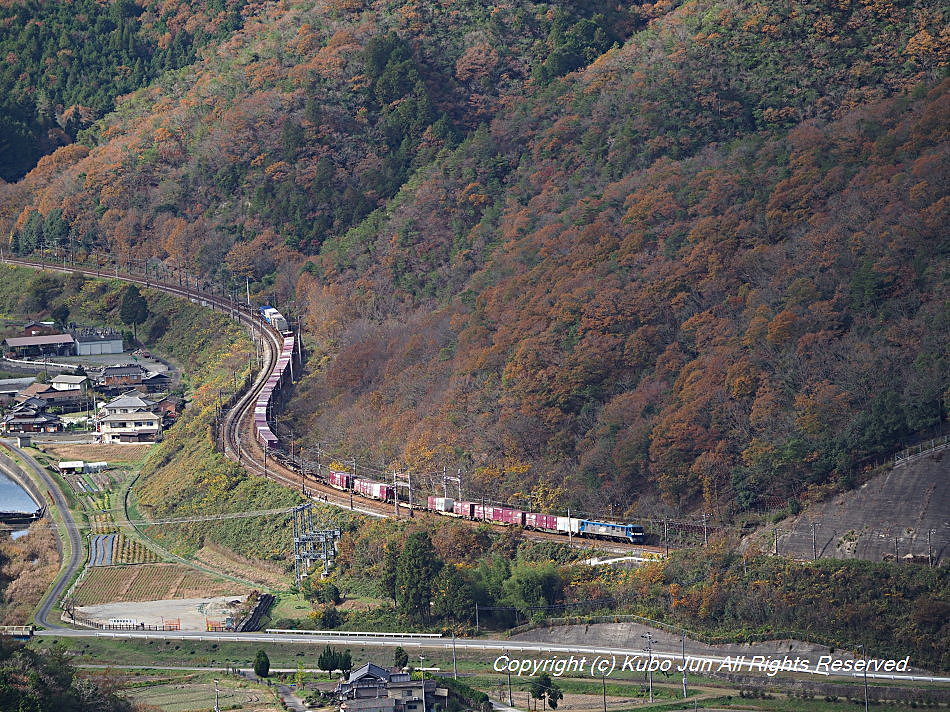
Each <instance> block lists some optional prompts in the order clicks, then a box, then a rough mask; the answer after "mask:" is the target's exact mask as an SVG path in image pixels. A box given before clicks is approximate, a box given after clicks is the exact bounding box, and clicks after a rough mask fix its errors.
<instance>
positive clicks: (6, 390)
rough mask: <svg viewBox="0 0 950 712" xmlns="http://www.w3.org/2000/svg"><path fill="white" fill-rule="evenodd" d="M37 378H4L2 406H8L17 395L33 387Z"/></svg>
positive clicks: (0, 392) (0, 390)
mask: <svg viewBox="0 0 950 712" xmlns="http://www.w3.org/2000/svg"><path fill="white" fill-rule="evenodd" d="M35 380H36V378H33V377H29V378H3V379H0V405H7V404H8V403H10V402H11V401H13V399H14V398H15V397H16V394H17V393H19V392H20V391H22V390H23V389H24V388H26V387H27V386H29V385H31V384H32V383H33V382H34V381H35Z"/></svg>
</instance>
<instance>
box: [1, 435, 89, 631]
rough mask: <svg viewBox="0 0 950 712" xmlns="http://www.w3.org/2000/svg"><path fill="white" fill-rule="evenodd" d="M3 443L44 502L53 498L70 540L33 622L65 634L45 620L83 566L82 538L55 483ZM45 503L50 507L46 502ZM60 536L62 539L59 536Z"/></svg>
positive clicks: (20, 452)
mask: <svg viewBox="0 0 950 712" xmlns="http://www.w3.org/2000/svg"><path fill="white" fill-rule="evenodd" d="M2 443H3V445H4V446H5V447H6V448H8V449H9V450H10V451H11V452H14V453H16V454H17V456H18V457H19V458H20V459H21V460H22V461H23V462H25V463H26V465H27V467H29V468H30V470H32V471H33V473H35V475H36V476H37V477H38V478H39V479H40V481H42V482H43V484H44V485H45V487H46V491H47V493H48V494H47V497H45V498H44V499H48V497H49V496H50V495H51V496H52V498H53V502H52V504H53V505H55V506H56V508H57V509H58V510H59V513H60V516H61V517H62V518H63V524H64V527H65V529H66V536H67V537H68V538H69V557H68V559H66V557H64V566H63V567H62V569H61V570H60V574H59V577H58V578H57V579H56V581H55V582H54V584H53V586H52V587H51V588H50V590H49V591H47V592H46V595H45V596H44V597H43V599H42V600H41V601H40V605H39V607H38V608H37V610H36V615H35V616H34V620H35V621H36V623H37V625H41V626H43V627H45V628H50V629H52V630H58V631H66V630H68V629H67V628H64V627H63V626H61V625H60V624H59V623H57V622H55V621H50V620H49V618H48V616H49V614H50V611H51V610H52V609H53V606H54V605H55V604H56V602H57V601H58V600H59V598H60V596H62V595H63V592H64V591H65V590H66V586H67V584H68V583H69V582H70V580H71V579H72V577H73V575H74V574H75V573H76V572H77V571H78V570H79V567H80V566H82V563H83V560H84V558H85V552H84V551H83V547H82V538H81V537H80V536H79V528H78V527H77V526H76V520H75V519H73V515H72V513H71V512H70V511H69V504H68V503H67V501H66V496H65V495H64V494H63V492H62V490H60V488H59V485H58V484H57V482H56V480H55V479H54V478H53V477H52V476H51V475H50V474H49V473H48V472H47V471H46V469H45V468H44V467H42V466H41V465H40V464H39V463H38V462H37V461H36V460H34V459H33V458H32V457H31V456H30V455H29V454H28V453H26V452H24V451H23V450H21V449H20V448H18V447H17V446H16V445H14V444H13V443H11V442H10V441H8V440H3V441H2ZM47 503H48V504H49V502H47ZM49 516H50V521H53V520H52V514H50V515H49ZM57 528H58V527H57ZM60 536H62V535H61V534H60ZM61 551H62V549H61Z"/></svg>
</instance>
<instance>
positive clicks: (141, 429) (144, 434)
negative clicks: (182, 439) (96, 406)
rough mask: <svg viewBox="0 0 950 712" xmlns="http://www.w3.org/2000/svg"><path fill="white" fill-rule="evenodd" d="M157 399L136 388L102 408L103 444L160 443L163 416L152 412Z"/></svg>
mask: <svg viewBox="0 0 950 712" xmlns="http://www.w3.org/2000/svg"><path fill="white" fill-rule="evenodd" d="M155 406H156V403H155V401H150V400H146V399H145V398H142V397H141V396H140V395H139V394H138V393H136V392H135V391H131V392H129V393H126V394H125V395H122V396H119V397H118V398H115V399H114V400H112V401H110V402H108V403H106V405H104V406H103V407H102V411H101V412H102V413H103V414H104V415H102V416H101V417H100V418H99V419H98V430H99V433H100V437H101V440H102V442H103V443H142V442H157V441H158V440H161V436H162V416H161V415H159V414H158V413H154V412H152V411H153V409H154V408H155Z"/></svg>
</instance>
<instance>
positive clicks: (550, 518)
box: [524, 512, 557, 531]
mask: <svg viewBox="0 0 950 712" xmlns="http://www.w3.org/2000/svg"><path fill="white" fill-rule="evenodd" d="M524 524H525V526H526V527H532V528H533V529H549V530H550V531H557V516H556V515H554V514H538V513H536V512H525V515H524Z"/></svg>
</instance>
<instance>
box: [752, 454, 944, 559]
mask: <svg viewBox="0 0 950 712" xmlns="http://www.w3.org/2000/svg"><path fill="white" fill-rule="evenodd" d="M947 457H950V450H948V449H944V450H942V451H939V452H935V453H933V454H932V455H928V456H925V457H922V458H920V459H916V460H914V461H913V462H911V463H909V464H907V465H902V466H900V467H894V468H892V469H889V470H888V471H887V472H885V473H883V474H880V475H878V476H876V477H874V478H872V479H871V480H869V481H868V482H866V483H864V484H863V485H861V487H860V488H859V489H857V490H854V491H853V492H847V493H844V494H841V495H838V496H835V497H833V498H831V499H829V500H827V501H825V502H820V503H817V504H813V505H810V506H808V507H806V508H805V509H804V510H803V511H802V513H801V514H800V515H799V516H797V517H794V518H792V519H791V520H787V521H784V522H780V523H779V524H778V527H777V530H776V532H774V533H773V532H772V531H771V530H768V531H766V532H764V533H763V534H762V535H761V536H760V537H759V546H760V547H761V548H762V549H763V550H765V551H769V550H771V549H772V548H773V547H774V545H775V544H774V537H775V535H777V537H778V550H779V553H780V554H782V555H783V556H793V557H795V558H799V559H810V558H811V557H812V556H813V554H814V552H815V551H816V550H817V552H818V556H820V557H822V558H826V557H831V558H836V559H852V558H853V559H867V560H869V561H882V560H894V558H895V556H896V557H897V558H899V559H900V560H901V561H902V562H903V561H906V560H907V558H908V557H911V558H915V559H916V561H917V562H918V564H926V563H928V559H929V558H930V557H933V559H932V560H933V563H934V565H936V566H939V565H940V564H941V562H943V561H945V560H946V558H947V552H948V547H950V491H948V490H947V487H946V480H947ZM812 525H815V527H816V528H815V531H814V532H813V531H812ZM928 532H930V536H928Z"/></svg>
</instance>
